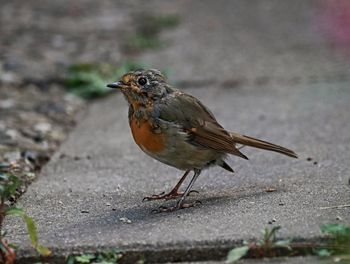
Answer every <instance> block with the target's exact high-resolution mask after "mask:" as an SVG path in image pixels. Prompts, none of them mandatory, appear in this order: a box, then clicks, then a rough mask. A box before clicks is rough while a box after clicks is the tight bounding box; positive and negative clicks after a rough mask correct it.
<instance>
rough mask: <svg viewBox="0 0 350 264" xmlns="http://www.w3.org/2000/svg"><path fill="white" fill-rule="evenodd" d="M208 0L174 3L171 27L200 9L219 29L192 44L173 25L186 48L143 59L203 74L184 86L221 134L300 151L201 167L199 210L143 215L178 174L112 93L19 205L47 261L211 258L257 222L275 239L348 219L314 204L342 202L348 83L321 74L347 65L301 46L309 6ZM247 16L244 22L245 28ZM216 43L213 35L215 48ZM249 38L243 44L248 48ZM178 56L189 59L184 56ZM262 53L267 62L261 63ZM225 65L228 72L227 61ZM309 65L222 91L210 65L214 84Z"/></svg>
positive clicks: (192, 26)
mask: <svg viewBox="0 0 350 264" xmlns="http://www.w3.org/2000/svg"><path fill="white" fill-rule="evenodd" d="M179 3H180V2H179ZM210 3H212V2H211V1H207V2H206V4H207V5H203V6H201V5H199V4H198V3H197V2H191V4H189V5H188V6H187V9H188V10H187V11H186V10H185V9H186V8H182V7H180V6H178V8H179V9H180V10H183V11H184V18H186V19H187V20H184V21H185V24H184V25H183V26H182V28H183V29H184V30H190V31H188V32H192V33H193V32H194V31H196V29H198V32H202V29H201V25H202V23H200V20H198V19H199V18H198V17H197V18H196V19H194V18H193V20H191V16H190V15H191V14H193V16H195V17H196V16H199V15H200V16H201V17H202V18H203V19H207V18H208V16H209V17H213V19H214V18H215V19H216V21H217V22H218V21H219V22H220V21H221V22H220V23H225V25H226V26H225V27H223V28H222V27H221V26H220V25H221V24H220V25H219V26H217V28H215V27H214V29H207V30H208V32H210V34H209V33H207V34H204V35H200V36H198V39H197V38H196V36H197V35H195V34H194V33H193V34H192V33H190V34H187V33H186V34H187V35H186V34H185V36H186V37H185V38H183V35H181V34H182V33H181V32H182V31H181V29H180V30H179V31H177V33H176V34H175V33H174V34H175V35H173V38H175V39H176V41H179V42H178V43H189V47H188V49H190V50H189V51H186V49H183V50H181V49H180V48H179V46H177V48H174V49H175V50H173V49H172V48H171V47H169V49H167V50H164V51H162V52H164V53H154V55H145V57H144V58H145V59H146V60H149V62H154V63H152V66H162V65H167V62H169V63H170V58H172V59H173V60H174V64H171V65H172V67H174V68H175V67H176V73H178V74H179V75H178V76H179V79H187V78H188V79H190V80H196V78H197V77H198V78H199V79H201V78H204V79H205V78H208V79H209V80H214V81H213V82H211V84H210V85H201V86H197V87H196V88H194V87H192V88H190V89H186V92H189V93H191V94H193V95H195V96H197V97H198V98H200V99H201V100H202V102H203V103H205V104H206V105H208V106H209V108H210V109H212V110H213V112H214V114H215V115H216V116H217V118H218V120H219V121H220V122H221V123H222V125H223V126H224V127H225V128H227V129H228V130H232V131H236V132H240V133H244V134H248V135H251V136H254V137H258V138H261V139H265V140H269V141H272V142H274V143H277V144H281V145H283V146H286V147H289V148H292V149H293V150H295V151H296V152H297V153H298V154H299V155H300V159H298V160H294V159H290V158H286V157H284V156H280V155H278V154H275V153H268V152H264V151H259V150H254V149H249V148H246V149H244V153H245V154H246V155H248V156H249V158H250V161H245V160H240V159H238V158H232V159H230V160H229V163H230V164H231V165H232V167H233V168H234V169H235V171H236V173H235V174H234V175H232V174H229V173H227V172H226V171H224V170H222V169H220V168H215V169H210V170H208V171H205V172H204V173H203V175H201V177H200V178H199V179H198V181H197V182H196V185H195V189H197V190H198V191H200V194H199V195H196V196H195V197H191V198H190V199H199V200H201V201H202V203H203V204H202V205H201V206H198V207H195V208H190V209H186V210H180V211H177V212H174V213H169V214H164V213H163V214H153V213H152V209H154V208H156V207H157V206H159V205H161V204H162V203H161V202H147V203H142V202H141V200H142V198H143V197H144V196H146V195H149V194H153V193H159V192H162V191H164V190H168V189H170V188H171V187H172V186H173V185H174V184H175V183H176V181H177V180H178V178H179V177H180V176H181V175H180V174H181V172H179V171H177V170H175V169H173V168H170V167H167V166H166V165H163V164H161V163H159V162H157V161H155V160H152V159H151V158H149V157H147V156H146V155H145V154H143V153H142V152H141V151H140V150H139V149H138V148H137V146H136V145H135V143H133V141H132V137H131V134H130V131H129V128H128V122H127V107H126V103H125V102H124V99H123V98H122V97H121V96H118V95H116V96H111V97H109V98H107V99H106V100H102V101H99V102H96V103H95V104H93V105H92V106H91V107H90V109H89V110H88V113H87V115H86V118H85V119H84V120H83V121H82V122H81V123H80V124H79V125H78V126H77V128H76V130H75V131H74V132H73V133H72V134H71V135H70V137H69V139H68V140H67V141H66V142H65V143H64V144H63V145H62V147H61V149H60V150H59V152H58V153H56V155H55V156H54V158H53V159H52V161H50V163H49V164H48V165H47V166H46V167H45V168H44V170H43V172H42V175H41V177H40V179H39V180H38V181H37V182H35V183H34V184H33V185H32V186H31V188H30V189H29V191H28V192H27V193H26V194H25V195H24V196H23V197H22V199H20V201H19V205H20V206H23V207H24V208H26V209H27V211H28V213H29V214H30V215H32V216H33V217H34V219H35V220H36V222H37V226H38V232H39V237H40V240H41V242H42V243H43V244H44V245H47V246H49V247H51V248H53V249H54V252H55V254H56V255H67V254H70V253H74V252H81V251H89V250H92V251H96V250H97V249H106V248H120V249H122V250H125V251H128V252H136V253H135V254H136V255H137V254H139V255H142V254H143V255H147V256H151V255H153V258H152V260H153V261H165V260H168V261H176V260H177V261H178V260H201V259H218V258H222V257H223V256H224V254H225V253H224V252H226V251H227V250H228V249H229V248H230V247H232V246H233V245H235V244H237V243H240V241H241V240H242V239H252V238H253V239H254V238H255V239H256V238H259V237H261V230H262V229H263V228H264V227H266V226H271V225H280V226H282V230H281V233H280V236H281V237H292V238H298V239H306V240H312V239H314V238H317V237H318V236H320V235H321V233H320V230H319V226H320V225H322V224H324V223H330V222H339V223H340V222H342V223H349V220H350V212H349V210H348V208H345V207H344V208H339V209H337V208H333V209H324V208H323V207H328V206H335V205H342V204H346V203H349V188H350V187H349V178H350V173H349V171H348V166H349V160H350V151H349V150H350V146H349V141H350V133H348V131H349V130H350V114H349V113H350V104H349V100H350V89H349V85H350V81H349V80H348V79H347V78H343V79H341V78H340V79H339V78H338V79H331V80H330V81H327V79H326V78H323V77H325V76H327V73H328V72H331V73H332V74H333V73H334V74H335V76H338V75H337V74H339V76H343V74H344V72H346V71H348V70H349V64H345V63H348V61H346V59H345V58H343V57H342V58H341V59H339V57H337V55H334V56H333V57H332V54H333V53H332V52H331V51H329V50H328V49H327V47H326V46H325V45H323V44H322V45H320V46H317V41H316V42H310V41H309V39H308V37H307V36H308V32H309V31H308V30H309V29H308V28H307V27H303V26H302V25H304V24H303V21H304V20H302V19H301V20H299V18H300V17H299V16H301V17H304V16H306V15H305V12H306V13H308V12H309V11H308V9H307V7H308V4H302V3H304V2H302V1H298V3H299V4H298V5H295V6H294V4H290V3H291V2H289V4H287V2H284V4H280V1H265V3H268V5H267V6H269V8H268V10H273V11H271V12H272V13H269V12H270V11H266V12H267V13H265V15H263V14H262V13H261V12H260V11H261V10H264V8H265V6H263V5H257V6H253V5H252V4H248V3H247V1H235V2H233V1H229V2H225V3H224V5H223V7H221V5H218V6H214V5H213V4H210ZM255 3H257V1H255ZM259 3H260V1H259ZM293 3H294V2H293ZM168 4H169V3H168ZM289 5H291V6H289ZM237 8H238V9H239V10H240V12H238V11H237ZM257 8H258V9H257ZM259 8H260V9H261V10H260V9H259ZM289 8H295V10H294V9H292V10H294V11H293V12H292V14H293V15H291V14H290V15H286V16H285V19H286V21H284V20H283V19H282V18H281V16H282V17H284V16H283V15H281V14H280V13H279V12H284V13H285V12H287V11H288V10H289ZM225 10H231V12H233V13H230V12H229V11H225ZM259 10H260V11H259ZM185 11H186V12H185ZM258 11H259V12H258ZM255 14H256V16H255ZM268 14H269V15H268ZM273 14H276V16H273ZM267 15H268V17H269V18H270V19H267V18H266V16H267ZM294 15H295V16H294ZM247 17H248V18H247ZM306 17H307V16H306ZM226 19H228V21H229V22H227V21H226ZM270 20H271V21H270ZM188 21H189V22H188ZM240 21H241V22H242V23H246V24H243V25H242V29H241V31H240V33H239V34H237V35H236V33H235V32H236V31H234V30H231V28H230V27H229V25H231V26H237V23H239V22H240ZM249 21H253V22H254V21H255V22H254V23H253V24H251V25H250V24H249ZM263 21H266V23H267V26H268V27H267V28H269V30H272V31H273V32H275V30H276V31H277V32H279V33H281V35H279V39H280V40H281V43H280V44H278V45H279V47H281V49H282V50H283V52H282V54H284V55H283V56H282V57H287V58H291V60H290V61H288V63H287V62H284V59H282V57H280V53H278V52H276V49H275V48H276V47H275V46H274V44H272V43H274V41H273V40H274V39H273V38H270V37H269V36H270V33H269V32H266V34H263V33H259V32H260V30H259V28H257V29H255V27H256V26H257V25H259V22H261V23H262V22H263ZM267 21H268V22H267ZM281 21H282V22H281ZM283 21H284V22H283ZM214 22H215V21H214ZM214 22H213V24H214V26H215V25H216V24H215V23H216V22H215V23H214ZM299 23H301V24H299ZM248 25H250V26H249V27H248ZM283 25H285V27H284V26H283ZM295 25H297V26H298V27H297V29H295V32H298V34H291V36H290V39H288V41H287V40H285V39H284V38H287V35H288V34H287V33H285V31H286V30H287V29H294V28H295V27H294V26H295ZM187 26H188V27H187ZM188 28H189V29H188ZM218 28H220V30H218ZM245 28H248V29H251V30H252V31H251V32H250V33H249V36H250V37H252V38H254V39H253V40H251V39H250V37H248V38H247V39H246V40H245V41H244V43H241V44H240V45H241V47H243V46H245V45H248V46H247V50H246V51H247V52H246V53H245V52H243V53H242V52H240V50H241V49H240V48H238V49H237V46H236V45H234V43H235V42H232V40H233V39H238V40H241V37H243V39H244V35H245V34H246V33H247V32H249V30H248V31H247V32H246V31H245V30H244V29H245ZM264 28H265V27H264ZM299 31H300V32H299ZM293 32H294V31H293ZM282 33H283V34H282ZM198 34H199V33H198ZM247 34H248V33H247ZM255 34H257V35H255ZM271 34H272V33H271ZM177 37H178V38H177ZM265 37H266V38H267V39H265ZM288 37H289V35H288ZM225 38H230V40H227V41H225ZM305 39H306V40H305ZM214 40H215V41H214ZM220 40H222V41H223V42H222V43H216V41H220ZM304 40H305V41H306V42H307V43H308V44H307V45H306V44H305V45H306V46H307V47H308V48H307V49H304V48H301V49H299V48H290V47H289V48H285V46H284V43H296V44H298V43H301V46H302V47H305V46H304V42H303V41H304ZM184 41H186V42H184ZM212 41H214V42H212ZM255 41H256V42H257V44H256V45H255V44H254V45H252V46H249V43H253V42H255ZM191 43H192V44H191ZM269 43H271V45H269ZM259 44H263V45H259ZM296 44H295V45H296ZM276 45H277V44H276ZM175 46H176V45H175ZM260 46H261V47H263V48H258V47H260ZM206 48H207V49H206ZM314 48H315V49H316V50H317V51H315V49H314ZM318 48H320V50H318ZM214 49H215V53H214V54H213V50H214ZM323 50H325V51H327V52H326V53H325V54H327V56H326V57H325V58H327V65H328V66H327V67H326V66H324V65H323V64H322V63H323V60H326V59H325V58H323V57H322V58H321V57H320V56H319V55H320V52H321V51H323ZM199 51H202V52H201V54H202V55H201V57H200V56H199V53H198V52H199ZM267 51H269V52H268V53H266V52H267ZM315 52H316V53H315ZM156 54H158V55H156ZM165 54H166V55H165ZM171 54H172V55H171ZM190 54H197V55H196V56H195V57H192V58H191V56H190ZM215 54H216V55H215ZM234 54H238V55H237V56H242V58H244V61H245V63H240V62H239V61H238V62H237V61H236V62H237V64H235V60H230V59H229V58H230V56H233V55H234ZM162 55H164V56H162ZM147 56H149V57H147ZM152 56H153V57H152ZM157 56H158V57H157ZM167 56H168V57H167ZM180 58H181V60H180ZM198 58H201V59H200V60H199V59H198ZM226 58H227V59H226ZM255 58H257V59H256V60H255ZM182 59H183V60H182ZM255 61H257V63H258V64H259V63H261V64H260V66H257V65H256V64H255ZM274 61H278V62H276V63H271V62H274ZM339 61H342V62H343V64H342V67H340V66H339ZM231 63H232V65H233V66H232V67H233V68H227V67H226V66H227V65H231ZM344 65H346V66H347V67H344ZM256 67H258V68H256ZM313 67H315V69H316V70H315V71H316V72H317V73H318V74H319V75H318V76H320V77H322V78H320V79H317V81H314V80H311V81H310V80H309V79H307V78H306V79H302V81H298V82H293V81H292V82H290V81H281V82H268V83H266V82H265V85H261V83H259V82H242V83H240V84H239V85H226V86H223V85H222V83H221V81H220V80H218V77H219V76H221V75H220V74H221V73H222V74H223V76H224V77H223V79H224V80H227V78H231V77H230V76H231V75H230V72H238V73H239V74H242V76H246V75H247V76H253V77H252V78H253V79H250V80H256V77H259V76H263V77H264V76H267V77H268V78H269V77H270V76H275V75H274V73H275V72H281V74H282V73H283V74H285V76H288V78H290V77H293V76H298V75H299V73H300V74H305V76H309V77H310V76H312V75H313V74H314V70H313V69H314V68H313ZM237 69H238V71H236V70H237ZM233 70H234V71H233ZM261 74H262V75H261ZM174 76H175V77H176V76H177V75H174ZM303 76H304V75H303ZM249 78H250V77H249ZM233 80H234V79H233ZM274 80H275V79H274ZM288 80H289V79H288ZM266 84H267V85H266ZM189 86H191V85H189ZM308 158H309V160H310V158H311V159H312V160H311V161H308V160H307V159H308ZM269 189H275V191H273V192H269V191H268V190H269ZM127 220H130V221H127ZM269 223H272V224H269ZM6 228H7V229H8V230H9V237H10V239H11V241H13V242H17V243H20V245H21V249H20V250H19V254H22V255H27V256H28V255H32V254H33V250H31V249H30V245H29V241H28V238H27V236H26V235H25V230H24V226H23V224H22V223H21V222H19V221H11V222H9V221H8V222H7V225H6ZM137 252H138V253H137ZM186 252H187V253H186ZM194 252H196V253H194ZM158 253H159V255H158V257H157V256H155V257H154V255H157V254H158Z"/></svg>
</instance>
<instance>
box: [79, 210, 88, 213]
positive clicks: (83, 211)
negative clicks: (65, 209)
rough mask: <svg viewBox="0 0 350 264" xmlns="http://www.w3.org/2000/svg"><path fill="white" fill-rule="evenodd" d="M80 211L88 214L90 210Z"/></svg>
mask: <svg viewBox="0 0 350 264" xmlns="http://www.w3.org/2000/svg"><path fill="white" fill-rule="evenodd" d="M80 212H81V213H83V214H88V213H89V210H81V211H80Z"/></svg>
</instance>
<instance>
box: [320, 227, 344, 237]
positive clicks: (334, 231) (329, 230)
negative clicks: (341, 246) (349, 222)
mask: <svg viewBox="0 0 350 264" xmlns="http://www.w3.org/2000/svg"><path fill="white" fill-rule="evenodd" d="M321 231H322V233H326V234H331V235H347V236H350V226H346V225H343V224H326V225H323V226H321Z"/></svg>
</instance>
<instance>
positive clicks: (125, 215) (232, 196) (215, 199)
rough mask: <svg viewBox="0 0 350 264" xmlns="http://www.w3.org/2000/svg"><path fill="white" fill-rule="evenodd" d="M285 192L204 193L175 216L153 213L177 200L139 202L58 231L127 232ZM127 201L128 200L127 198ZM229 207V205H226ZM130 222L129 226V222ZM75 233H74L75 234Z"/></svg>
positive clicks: (253, 190)
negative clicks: (135, 226) (121, 229)
mask: <svg viewBox="0 0 350 264" xmlns="http://www.w3.org/2000/svg"><path fill="white" fill-rule="evenodd" d="M280 192H285V189H284V188H283V187H279V188H278V189H277V190H276V191H274V192H267V191H266V188H263V187H262V186H254V187H249V188H241V189H237V188H234V189H225V190H222V189H221V190H220V192H219V193H218V192H214V191H203V192H202V193H201V194H200V195H196V196H191V197H188V198H187V199H188V201H196V200H200V201H201V204H199V205H198V206H195V207H191V208H186V209H181V210H177V211H174V212H161V213H155V212H154V209H157V208H158V207H159V206H160V205H163V204H165V205H173V204H175V203H176V201H177V200H169V201H166V202H164V201H157V202H141V201H140V202H139V203H137V202H136V203H135V205H132V206H129V207H126V208H117V209H115V210H114V211H113V210H108V211H107V210H106V211H104V212H103V213H101V214H97V215H96V214H95V215H92V216H91V217H87V218H85V219H84V220H82V221H80V222H79V223H78V224H73V225H71V226H66V227H65V228H64V229H65V230H61V231H63V232H71V231H73V230H75V229H76V228H77V229H81V227H84V229H86V230H89V229H91V228H96V227H99V228H100V229H102V230H103V229H106V230H109V229H111V228H112V229H118V228H123V229H128V228H131V229H132V228H133V226H134V225H139V224H142V225H145V224H148V223H152V224H154V223H157V222H165V221H167V220H170V219H172V221H174V220H173V219H179V221H182V220H181V216H182V215H189V214H192V215H194V214H195V215H200V214H201V213H202V212H203V211H204V209H205V212H208V210H209V211H210V210H211V208H212V209H213V210H217V208H218V207H225V206H232V203H237V206H238V204H239V203H240V202H241V201H242V200H249V198H258V197H261V196H266V195H274V194H275V193H280ZM132 196H133V197H132V198H131V199H132V200H135V201H138V199H139V197H140V195H139V194H138V195H136V194H133V195H132ZM127 198H128V199H130V197H127ZM228 204H230V205H228ZM128 221H129V222H128ZM75 231H77V230H75Z"/></svg>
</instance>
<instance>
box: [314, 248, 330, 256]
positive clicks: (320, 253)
mask: <svg viewBox="0 0 350 264" xmlns="http://www.w3.org/2000/svg"><path fill="white" fill-rule="evenodd" d="M314 253H315V255H317V256H319V257H329V256H331V255H332V252H331V251H329V250H328V249H325V248H322V249H315V250H314Z"/></svg>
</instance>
